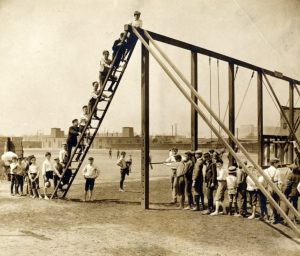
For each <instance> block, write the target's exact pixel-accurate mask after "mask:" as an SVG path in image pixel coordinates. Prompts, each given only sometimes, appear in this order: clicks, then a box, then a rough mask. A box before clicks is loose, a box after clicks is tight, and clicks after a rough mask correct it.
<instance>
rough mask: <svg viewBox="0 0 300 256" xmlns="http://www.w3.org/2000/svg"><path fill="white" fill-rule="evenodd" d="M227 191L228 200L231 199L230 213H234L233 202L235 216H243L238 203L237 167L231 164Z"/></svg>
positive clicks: (227, 178) (227, 179)
mask: <svg viewBox="0 0 300 256" xmlns="http://www.w3.org/2000/svg"><path fill="white" fill-rule="evenodd" d="M226 184H227V191H228V201H229V215H232V203H234V210H235V213H234V216H237V217H239V216H241V215H240V214H239V213H238V212H239V208H238V203H237V185H238V184H237V177H236V167H235V166H230V167H229V168H228V176H227V177H226Z"/></svg>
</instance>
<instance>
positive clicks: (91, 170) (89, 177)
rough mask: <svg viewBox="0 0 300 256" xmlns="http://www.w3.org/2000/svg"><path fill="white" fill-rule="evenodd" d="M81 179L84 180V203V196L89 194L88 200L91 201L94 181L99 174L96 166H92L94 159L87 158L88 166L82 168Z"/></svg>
mask: <svg viewBox="0 0 300 256" xmlns="http://www.w3.org/2000/svg"><path fill="white" fill-rule="evenodd" d="M82 174H83V177H84V178H85V193H84V199H83V201H84V202H85V201H86V196H87V194H88V193H89V200H90V201H93V189H94V185H95V179H97V178H98V176H99V174H100V172H99V170H98V168H97V167H96V166H94V158H93V157H89V158H88V164H87V165H86V166H85V167H84V168H83V171H82Z"/></svg>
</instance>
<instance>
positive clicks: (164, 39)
mask: <svg viewBox="0 0 300 256" xmlns="http://www.w3.org/2000/svg"><path fill="white" fill-rule="evenodd" d="M148 33H149V34H150V35H151V37H152V38H153V39H154V40H156V41H159V42H162V43H166V44H169V45H173V46H175V47H179V48H182V49H185V50H189V51H193V52H197V53H199V54H203V55H206V56H209V57H212V58H216V59H219V60H222V61H225V62H229V63H232V64H234V65H237V66H240V67H244V68H247V69H251V70H254V71H263V72H264V73H266V74H267V75H269V76H273V77H276V78H278V79H281V80H285V81H288V82H293V83H295V84H299V85H300V81H298V80H295V79H293V78H290V77H287V76H284V75H282V74H280V73H279V72H276V71H271V70H268V69H264V68H261V67H259V66H256V65H252V64H250V63H247V62H245V61H241V60H238V59H235V58H231V57H229V56H226V55H224V54H221V53H217V52H214V51H211V50H208V49H205V48H202V47H199V46H196V45H193V44H189V43H186V42H183V41H180V40H177V39H174V38H171V37H167V36H164V35H160V34H157V33H154V32H151V31H148ZM279 74H280V75H279Z"/></svg>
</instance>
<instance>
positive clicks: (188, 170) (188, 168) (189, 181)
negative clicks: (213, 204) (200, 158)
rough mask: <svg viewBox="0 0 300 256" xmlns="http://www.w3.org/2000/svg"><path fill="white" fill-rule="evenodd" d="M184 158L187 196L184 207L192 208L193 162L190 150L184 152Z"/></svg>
mask: <svg viewBox="0 0 300 256" xmlns="http://www.w3.org/2000/svg"><path fill="white" fill-rule="evenodd" d="M185 158H186V159H185V161H184V173H185V174H184V177H185V194H186V196H187V198H188V206H187V207H186V208H184V209H185V210H192V209H193V206H194V200H193V194H192V185H193V170H194V163H193V161H192V152H191V151H187V152H185Z"/></svg>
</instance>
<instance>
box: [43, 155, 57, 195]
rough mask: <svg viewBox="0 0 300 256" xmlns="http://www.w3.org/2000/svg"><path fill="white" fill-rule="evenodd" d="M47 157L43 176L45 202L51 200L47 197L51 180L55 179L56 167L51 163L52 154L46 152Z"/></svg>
mask: <svg viewBox="0 0 300 256" xmlns="http://www.w3.org/2000/svg"><path fill="white" fill-rule="evenodd" d="M45 157H46V159H45V161H44V162H43V165H42V175H43V179H44V198H45V200H49V197H48V196H47V188H49V187H50V186H51V183H50V179H53V171H54V167H53V164H52V162H51V153H50V152H46V154H45Z"/></svg>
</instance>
